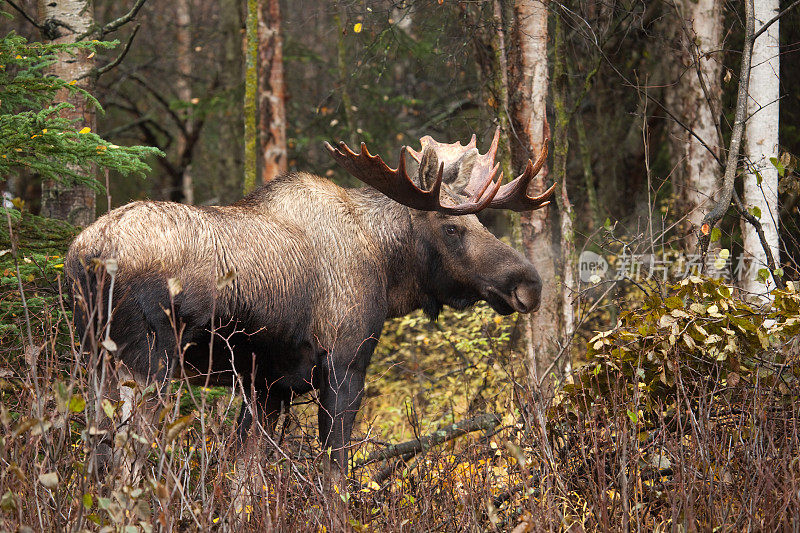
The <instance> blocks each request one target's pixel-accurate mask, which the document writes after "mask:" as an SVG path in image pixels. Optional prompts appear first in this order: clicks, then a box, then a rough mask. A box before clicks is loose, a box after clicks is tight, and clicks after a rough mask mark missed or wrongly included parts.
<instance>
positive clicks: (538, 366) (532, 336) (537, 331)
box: [508, 0, 560, 388]
mask: <svg viewBox="0 0 800 533" xmlns="http://www.w3.org/2000/svg"><path fill="white" fill-rule="evenodd" d="M514 18H515V35H514V40H515V41H516V47H514V50H515V51H516V54H515V58H514V61H513V62H512V65H511V66H510V67H511V69H513V70H512V72H511V74H512V75H510V76H509V84H510V90H509V91H508V94H509V98H510V106H511V110H512V112H511V119H512V123H513V126H514V127H513V128H512V131H514V132H516V134H517V136H516V139H514V140H513V141H512V144H511V147H512V157H513V160H514V166H515V168H522V165H523V162H524V161H527V160H528V159H535V158H536V155H538V153H539V152H540V150H541V148H542V142H543V140H544V135H545V129H544V128H545V122H546V120H547V117H546V105H545V99H546V97H547V91H548V78H547V5H546V4H545V3H544V2H541V1H536V0H516V2H515V4H514ZM547 174H548V169H547V167H543V168H542V170H541V172H540V173H539V179H536V180H534V181H533V182H532V183H531V185H530V190H529V194H540V193H541V192H543V191H544V189H545V185H544V184H545V178H546V176H547ZM548 213H549V209H541V210H538V211H531V212H528V213H524V214H523V215H522V217H521V218H522V243H523V247H524V249H525V253H526V255H527V256H528V257H529V258H530V259H531V260H532V261H533V262H534V264H535V265H536V268H537V270H538V271H539V274H540V275H541V276H542V279H543V280H544V288H543V290H542V302H541V307H540V309H539V311H538V312H537V313H535V314H534V315H532V316H530V318H528V319H526V320H525V322H526V328H525V329H526V332H525V333H526V348H527V363H528V372H529V381H530V382H531V385H532V386H534V387H535V388H538V383H539V381H540V380H544V379H545V378H546V376H545V374H546V373H547V372H548V370H549V369H550V367H551V365H552V363H553V361H554V357H555V355H556V342H555V341H556V339H557V338H558V331H559V323H560V316H559V315H560V305H559V302H560V294H559V290H558V284H559V281H558V279H557V275H556V261H557V255H556V252H555V250H554V244H553V231H552V228H551V226H550V223H549V222H550V221H549V218H550V217H548Z"/></svg>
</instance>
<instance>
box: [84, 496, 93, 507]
mask: <svg viewBox="0 0 800 533" xmlns="http://www.w3.org/2000/svg"><path fill="white" fill-rule="evenodd" d="M92 505H94V498H92V495H91V494H84V495H83V506H84V507H85V508H86V509H87V510H88V509H91V508H92Z"/></svg>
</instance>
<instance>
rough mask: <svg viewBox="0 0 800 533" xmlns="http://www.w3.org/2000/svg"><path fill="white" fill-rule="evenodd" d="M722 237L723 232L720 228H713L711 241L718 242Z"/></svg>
mask: <svg viewBox="0 0 800 533" xmlns="http://www.w3.org/2000/svg"><path fill="white" fill-rule="evenodd" d="M720 237H722V232H721V231H720V229H719V228H717V227H715V228H714V229H712V230H711V242H717V241H718V240H719V239H720Z"/></svg>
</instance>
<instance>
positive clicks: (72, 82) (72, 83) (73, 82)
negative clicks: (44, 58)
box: [69, 80, 78, 85]
mask: <svg viewBox="0 0 800 533" xmlns="http://www.w3.org/2000/svg"><path fill="white" fill-rule="evenodd" d="M76 83H78V80H72V81H71V82H69V84H70V85H75V84H76Z"/></svg>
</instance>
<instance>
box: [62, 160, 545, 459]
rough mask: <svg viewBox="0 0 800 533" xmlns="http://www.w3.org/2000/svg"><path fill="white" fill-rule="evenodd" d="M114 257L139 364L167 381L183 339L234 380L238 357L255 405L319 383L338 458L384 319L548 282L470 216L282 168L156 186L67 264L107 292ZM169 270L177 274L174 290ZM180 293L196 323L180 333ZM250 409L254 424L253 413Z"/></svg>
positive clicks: (509, 296)
mask: <svg viewBox="0 0 800 533" xmlns="http://www.w3.org/2000/svg"><path fill="white" fill-rule="evenodd" d="M454 177H455V176H454ZM446 192H447V194H449V195H455V194H456V193H455V192H453V191H446ZM108 258H115V259H117V261H118V264H119V271H118V274H117V277H116V285H115V287H116V288H115V291H114V302H115V306H114V308H115V309H114V318H113V319H112V324H111V338H112V339H113V340H114V341H115V342H116V344H117V345H118V346H119V351H118V353H117V356H118V357H119V358H120V359H121V360H122V361H123V362H124V363H125V364H126V365H127V366H128V367H129V368H131V370H132V371H133V372H134V373H135V374H137V375H138V376H140V379H144V380H158V381H161V382H164V381H165V380H166V379H167V378H168V376H169V375H170V372H171V368H172V366H174V364H175V361H176V359H177V357H176V356H177V354H178V353H179V352H181V351H185V361H186V365H187V366H190V367H192V368H193V369H194V371H196V372H200V373H209V372H211V373H212V374H213V376H214V378H215V380H217V381H225V380H228V381H229V380H230V378H231V377H232V376H233V375H234V374H232V373H231V370H233V371H234V373H235V375H237V376H239V377H240V379H242V381H243V383H244V390H245V391H246V392H247V391H249V390H250V387H251V386H252V388H253V389H254V390H255V392H256V397H255V398H252V399H251V400H253V404H254V405H255V407H256V411H257V412H258V414H259V416H266V415H275V414H276V412H277V411H278V410H280V408H281V404H282V403H283V405H285V404H286V403H287V402H288V400H289V399H290V397H291V395H292V394H297V393H304V392H307V391H309V390H311V389H318V390H320V404H321V405H320V438H321V439H322V441H323V443H324V444H326V445H329V446H332V447H333V448H334V449H335V450H337V453H336V457H337V458H338V460H340V461H344V459H346V456H347V455H346V451H345V448H344V447H345V446H346V445H347V442H348V441H349V438H350V431H351V429H352V424H353V420H354V417H355V413H356V411H357V409H358V405H359V403H360V399H361V394H362V391H363V382H364V373H365V372H366V368H367V365H368V363H369V359H370V357H371V354H372V351H373V349H374V346H375V344H376V342H377V339H378V336H379V335H380V332H381V328H382V326H383V322H384V321H385V319H386V318H388V317H392V316H400V315H403V314H406V313H408V312H410V311H412V310H414V309H418V308H423V309H424V310H425V311H426V312H427V313H428V314H429V315H431V316H432V317H435V316H436V315H437V314H438V312H439V310H440V309H441V307H442V305H453V306H456V307H465V306H467V305H471V304H472V303H474V302H475V301H477V300H479V299H486V300H487V301H489V303H490V304H491V305H492V306H493V307H495V309H497V310H498V311H500V312H503V313H509V312H512V311H513V310H514V309H517V310H520V311H524V312H527V311H530V310H532V309H535V307H536V306H537V305H538V299H539V292H540V287H541V282H540V280H539V278H538V275H537V274H536V271H535V269H534V268H533V266H532V265H531V264H530V263H529V262H528V261H527V260H525V259H524V258H522V257H521V256H520V255H519V254H517V253H516V252H515V251H513V250H512V249H511V248H509V247H508V246H506V245H504V244H502V243H501V242H500V241H498V240H497V239H496V238H495V237H494V236H492V235H491V234H490V233H489V232H488V231H487V230H486V229H485V228H484V227H483V226H482V225H481V224H480V222H479V221H478V219H477V217H475V216H474V215H470V216H462V217H453V216H446V215H442V214H439V213H428V212H420V211H415V210H412V209H409V208H407V207H404V206H402V205H400V204H397V203H395V202H393V201H392V200H390V199H388V198H386V197H384V196H382V195H381V194H379V193H377V192H376V191H374V190H372V189H369V188H366V189H342V188H341V187H338V186H337V185H335V184H333V183H332V182H330V181H328V180H325V179H322V178H319V177H316V176H312V175H309V174H294V175H289V176H284V177H281V178H278V179H276V180H274V181H272V182H270V183H268V184H267V185H265V186H263V187H262V188H260V189H258V190H256V191H255V192H253V193H251V194H250V195H248V196H247V197H246V198H244V199H242V200H241V201H239V202H237V203H236V204H233V205H231V206H226V207H195V206H187V205H181V204H176V203H168V202H150V201H147V202H134V203H131V204H129V205H127V206H124V207H121V208H119V209H116V210H114V211H112V212H110V213H108V214H107V215H105V216H103V217H101V218H100V219H98V220H97V221H96V222H95V223H94V224H92V225H91V226H89V227H88V228H86V230H84V231H83V232H82V233H81V234H80V235H79V236H78V237H77V238H76V239H75V242H74V243H73V244H72V246H71V247H70V250H69V253H68V256H67V262H66V268H67V272H68V274H69V275H70V276H71V278H72V279H74V280H75V281H76V283H78V284H79V285H76V288H78V287H81V286H82V287H83V289H82V290H76V294H78V293H80V292H84V293H89V294H88V296H87V299H89V300H91V299H92V298H93V297H94V298H96V295H94V296H93V295H92V291H94V290H96V282H95V281H94V278H93V276H92V274H91V272H88V273H87V269H86V266H87V265H90V264H91V260H92V259H100V260H104V259H108ZM231 271H232V272H235V278H234V279H233V281H232V283H230V284H229V285H227V286H224V287H223V288H221V289H219V290H218V289H217V281H218V280H219V279H220V278H222V277H223V276H225V275H226V274H227V273H229V272H231ZM170 278H174V279H177V280H178V281H179V282H180V285H181V286H182V291H181V292H180V293H179V294H178V295H176V296H175V298H174V302H171V301H170V295H169V291H168V289H167V280H168V279H170ZM76 302H78V305H80V298H77V299H76ZM171 305H174V308H175V317H176V318H177V319H178V321H179V323H180V324H181V325H182V326H185V328H184V330H183V334H182V336H181V345H180V346H178V345H177V344H176V343H175V334H174V332H173V330H172V327H171V324H170V317H169V316H168V315H167V313H166V312H165V309H170V306H171ZM212 309H213V315H214V322H213V324H212ZM76 316H79V317H81V316H85V315H81V313H77V314H76ZM81 325H82V327H84V328H85V327H86V326H87V324H86V323H85V319H84V323H83V324H81ZM212 326H213V328H215V329H217V330H218V332H219V334H220V335H223V336H228V337H229V342H230V343H231V345H232V346H233V352H234V353H233V354H230V353H229V352H227V351H226V350H227V346H228V344H227V343H223V342H221V337H218V338H216V340H215V342H214V352H213V353H214V357H213V363H212V362H210V359H211V357H210V353H209V348H208V346H209V341H210V333H209V332H210V330H211V329H212ZM231 361H232V362H233V366H234V367H235V368H231ZM253 369H254V371H253ZM217 378H219V379H217ZM253 379H254V381H253ZM240 421H241V424H240V432H241V434H242V435H244V434H246V432H247V429H248V426H249V425H250V423H251V421H252V416H251V413H250V412H249V411H246V410H243V413H242V415H241V417H240ZM265 425H266V424H265Z"/></svg>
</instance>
